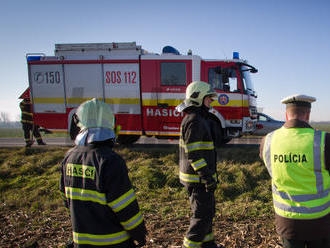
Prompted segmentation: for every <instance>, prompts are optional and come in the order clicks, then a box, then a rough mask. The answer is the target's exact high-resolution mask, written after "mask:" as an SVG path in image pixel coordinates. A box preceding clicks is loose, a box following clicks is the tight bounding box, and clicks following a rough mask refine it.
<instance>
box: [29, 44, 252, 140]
mask: <svg viewBox="0 0 330 248" xmlns="http://www.w3.org/2000/svg"><path fill="white" fill-rule="evenodd" d="M26 58H27V65H28V75H29V89H30V96H31V102H32V105H33V118H34V122H35V123H36V124H37V125H39V126H41V127H44V128H46V129H48V130H50V131H52V132H69V130H70V128H72V127H71V125H73V124H72V123H73V121H72V119H73V118H72V117H73V114H74V113H75V111H76V109H77V107H78V106H79V104H81V103H82V102H84V101H86V100H88V99H91V98H98V99H101V100H103V101H105V102H106V103H108V104H110V105H111V108H112V110H113V112H114V114H115V116H116V124H117V125H120V126H121V130H120V133H119V136H118V141H119V142H120V143H124V144H128V143H133V142H135V141H137V140H138V138H139V137H140V136H141V135H146V136H155V137H157V138H175V137H179V133H180V123H181V120H182V117H183V113H179V112H177V111H176V110H175V107H176V106H177V105H179V104H180V103H181V102H182V101H183V99H184V97H185V89H186V87H187V85H188V84H189V83H190V82H192V81H197V80H200V81H205V82H209V83H210V84H211V85H212V86H213V87H214V89H215V90H216V91H217V93H218V99H217V101H215V102H214V103H213V108H212V109H211V110H210V112H211V113H212V114H213V115H212V116H214V119H215V120H216V121H217V123H218V128H220V129H221V130H222V136H223V137H222V139H221V140H222V141H223V142H224V143H225V142H228V141H229V140H230V139H231V138H233V137H240V136H241V135H242V134H244V133H250V132H253V131H254V130H255V126H256V97H257V96H256V93H255V91H254V88H253V84H252V81H251V79H250V73H255V72H257V70H256V69H255V68H254V67H253V66H251V65H249V64H248V63H247V61H245V60H242V59H239V56H238V53H236V52H234V57H233V59H222V60H214V59H212V60H209V59H202V58H201V57H200V56H198V55H193V54H192V52H191V51H190V50H189V51H188V53H187V55H182V54H180V53H179V52H178V51H177V50H176V49H175V48H173V47H170V46H166V47H164V48H163V51H162V53H161V54H156V53H149V52H147V51H146V50H144V49H142V47H141V46H138V45H136V43H135V42H123V43H90V44H89V43H88V44H81V43H78V44H56V45H55V56H46V55H45V54H35V53H33V54H27V55H26Z"/></svg>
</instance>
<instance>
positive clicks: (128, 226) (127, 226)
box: [120, 212, 143, 230]
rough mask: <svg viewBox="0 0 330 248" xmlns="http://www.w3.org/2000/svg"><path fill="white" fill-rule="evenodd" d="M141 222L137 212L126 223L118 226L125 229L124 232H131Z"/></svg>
mask: <svg viewBox="0 0 330 248" xmlns="http://www.w3.org/2000/svg"><path fill="white" fill-rule="evenodd" d="M142 221H143V217H142V214H141V212H138V213H137V214H136V215H135V216H133V217H132V218H130V219H129V220H128V221H125V222H120V224H121V225H122V226H123V227H124V228H125V230H132V229H134V228H135V227H137V226H138V225H140V224H141V223H142Z"/></svg>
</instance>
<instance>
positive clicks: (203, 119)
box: [179, 107, 217, 185]
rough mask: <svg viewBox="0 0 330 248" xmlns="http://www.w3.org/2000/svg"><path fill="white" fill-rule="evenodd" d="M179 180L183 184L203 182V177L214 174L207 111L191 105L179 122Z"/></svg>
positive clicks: (214, 156) (214, 167)
mask: <svg viewBox="0 0 330 248" xmlns="http://www.w3.org/2000/svg"><path fill="white" fill-rule="evenodd" d="M179 152H180V175H179V176H180V182H181V183H182V184H183V185H194V184H196V183H203V178H205V177H210V176H212V177H214V178H215V179H216V178H217V174H216V150H215V147H214V143H213V138H212V134H211V129H210V125H209V122H208V112H207V111H206V110H204V109H202V108H201V107H200V108H196V107H192V108H190V110H189V111H188V112H187V113H186V115H185V117H184V118H183V120H182V123H181V130H180V141H179Z"/></svg>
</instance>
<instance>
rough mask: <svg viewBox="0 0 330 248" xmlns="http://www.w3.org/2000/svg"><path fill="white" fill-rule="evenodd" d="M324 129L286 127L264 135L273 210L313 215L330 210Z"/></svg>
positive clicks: (306, 216) (289, 215) (298, 215)
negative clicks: (270, 178) (270, 179)
mask: <svg viewBox="0 0 330 248" xmlns="http://www.w3.org/2000/svg"><path fill="white" fill-rule="evenodd" d="M325 134H326V133H325V132H322V131H317V130H314V129H312V128H285V127H282V128H280V129H277V130H275V131H274V132H272V133H269V134H268V135H267V136H266V139H265V144H264V149H263V159H264V162H265V164H266V167H267V169H268V172H269V174H270V175H271V177H272V191H273V204H274V209H275V212H276V213H277V214H278V215H280V216H283V217H285V218H291V219H315V218H320V217H323V216H325V215H327V214H329V213H330V195H329V191H330V175H329V172H328V171H327V170H326V169H325V163H324V144H325Z"/></svg>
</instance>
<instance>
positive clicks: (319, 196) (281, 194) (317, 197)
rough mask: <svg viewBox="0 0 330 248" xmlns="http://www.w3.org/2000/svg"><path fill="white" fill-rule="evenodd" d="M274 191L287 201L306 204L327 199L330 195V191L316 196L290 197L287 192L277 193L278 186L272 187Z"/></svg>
mask: <svg viewBox="0 0 330 248" xmlns="http://www.w3.org/2000/svg"><path fill="white" fill-rule="evenodd" d="M272 191H273V193H274V194H276V195H278V196H280V197H281V198H282V199H285V200H291V201H295V202H305V201H312V200H318V199H322V198H326V197H328V195H329V190H328V189H327V190H325V191H323V192H321V193H316V194H308V195H289V194H288V193H286V192H282V191H277V188H276V185H274V184H273V185H272Z"/></svg>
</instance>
